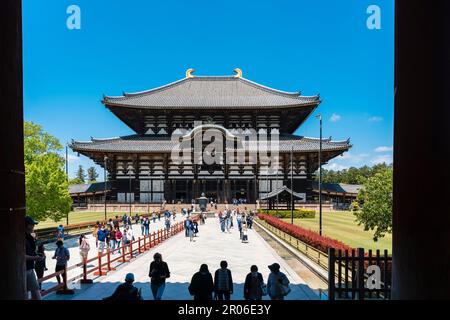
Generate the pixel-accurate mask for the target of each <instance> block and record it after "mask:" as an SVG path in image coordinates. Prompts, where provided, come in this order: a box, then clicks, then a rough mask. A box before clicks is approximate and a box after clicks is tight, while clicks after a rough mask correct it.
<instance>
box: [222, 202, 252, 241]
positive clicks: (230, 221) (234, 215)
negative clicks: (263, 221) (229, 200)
mask: <svg viewBox="0 0 450 320" xmlns="http://www.w3.org/2000/svg"><path fill="white" fill-rule="evenodd" d="M218 217H219V223H220V230H221V231H222V233H231V229H232V228H234V226H235V223H234V221H236V225H237V228H238V231H239V237H240V239H241V241H242V242H243V243H248V229H252V228H253V220H254V212H249V211H248V210H247V208H244V210H240V208H235V209H232V210H231V209H225V210H224V211H220V212H219V214H218Z"/></svg>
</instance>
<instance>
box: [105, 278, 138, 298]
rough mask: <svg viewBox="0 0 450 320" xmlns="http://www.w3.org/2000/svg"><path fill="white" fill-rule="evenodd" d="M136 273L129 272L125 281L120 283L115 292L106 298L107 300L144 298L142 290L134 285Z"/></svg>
mask: <svg viewBox="0 0 450 320" xmlns="http://www.w3.org/2000/svg"><path fill="white" fill-rule="evenodd" d="M133 283H134V274H132V273H128V274H127V275H126V276H125V283H122V284H121V285H119V286H118V287H117V288H116V290H115V291H114V293H113V294H112V295H111V296H110V297H107V298H104V299H103V300H105V301H115V300H117V301H120V300H122V301H138V300H143V299H142V294H141V290H140V289H138V288H136V287H135V286H134V285H133Z"/></svg>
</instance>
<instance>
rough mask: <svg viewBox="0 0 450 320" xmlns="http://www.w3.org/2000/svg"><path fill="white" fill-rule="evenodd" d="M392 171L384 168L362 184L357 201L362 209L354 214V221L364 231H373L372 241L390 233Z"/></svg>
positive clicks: (389, 168) (390, 168) (387, 167)
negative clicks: (361, 226)
mask: <svg viewBox="0 0 450 320" xmlns="http://www.w3.org/2000/svg"><path fill="white" fill-rule="evenodd" d="M392 178H393V169H392V167H390V166H386V167H385V168H384V170H380V171H379V172H378V173H376V174H375V175H374V176H373V177H371V178H369V179H368V180H367V182H366V183H365V184H364V188H363V190H361V192H360V194H359V196H358V199H359V201H360V203H362V208H361V210H359V211H356V212H355V216H356V221H357V222H358V224H359V225H363V226H364V230H366V231H369V230H370V231H375V232H374V235H373V239H374V241H378V239H379V238H383V237H384V236H385V235H386V233H392V190H393V187H392V185H393V183H392Z"/></svg>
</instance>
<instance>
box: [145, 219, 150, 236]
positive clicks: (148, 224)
mask: <svg viewBox="0 0 450 320" xmlns="http://www.w3.org/2000/svg"><path fill="white" fill-rule="evenodd" d="M149 234H150V219H149V218H148V217H145V219H144V235H146V236H148V235H149Z"/></svg>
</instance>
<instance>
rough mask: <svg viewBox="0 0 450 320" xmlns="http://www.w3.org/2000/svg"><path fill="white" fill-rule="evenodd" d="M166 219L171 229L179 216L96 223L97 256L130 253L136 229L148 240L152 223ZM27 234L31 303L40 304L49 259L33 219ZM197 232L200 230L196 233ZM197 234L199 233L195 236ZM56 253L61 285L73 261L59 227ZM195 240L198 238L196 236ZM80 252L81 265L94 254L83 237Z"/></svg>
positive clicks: (167, 214)
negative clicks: (105, 253)
mask: <svg viewBox="0 0 450 320" xmlns="http://www.w3.org/2000/svg"><path fill="white" fill-rule="evenodd" d="M162 215H164V219H165V221H164V226H165V228H166V229H170V227H171V225H172V219H173V220H175V217H176V213H175V211H174V212H172V213H171V212H169V211H167V210H165V211H164V212H163V213H156V212H154V213H152V214H151V215H148V216H139V215H138V214H136V215H135V216H131V215H127V214H124V215H123V216H122V217H121V218H119V216H116V217H115V218H114V219H112V218H111V219H109V220H108V221H107V222H99V221H97V222H96V224H95V226H94V228H93V231H92V234H91V235H92V237H93V238H94V239H95V246H96V248H97V249H98V252H101V253H104V251H105V250H107V249H109V250H111V252H112V254H122V252H121V251H122V250H125V252H124V253H127V252H126V251H127V250H129V246H128V245H129V244H130V242H133V241H135V235H134V230H133V224H134V225H140V227H141V235H142V236H146V235H149V234H150V223H151V222H153V223H156V221H161V216H162ZM25 225H26V232H25V240H26V255H25V259H26V279H27V292H31V299H33V300H40V299H41V298H42V297H41V292H42V283H41V282H39V280H38V279H41V278H43V277H44V273H45V272H46V271H48V269H47V263H46V260H47V256H46V253H45V250H46V248H45V245H44V243H42V242H38V240H37V235H36V233H35V231H34V227H35V225H37V222H36V221H35V220H34V219H33V218H31V217H26V218H25ZM197 232H198V229H197ZM195 234H196V233H195ZM54 235H55V236H56V243H55V244H56V249H55V252H54V254H53V256H52V257H51V258H52V259H54V260H56V264H55V270H54V272H55V273H57V274H58V275H57V276H56V280H57V282H58V284H61V283H62V279H61V278H62V277H61V275H62V271H64V270H65V269H66V268H67V263H68V261H69V260H70V252H69V250H68V249H67V248H66V247H65V245H64V240H65V230H64V227H63V225H59V226H58V227H57V228H56V231H55V234H54ZM194 236H195V235H194ZM78 249H79V254H80V257H81V261H83V262H86V261H87V260H88V255H89V252H90V250H91V245H90V244H89V241H88V239H87V238H86V236H85V235H84V234H82V235H80V236H79V238H78Z"/></svg>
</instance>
